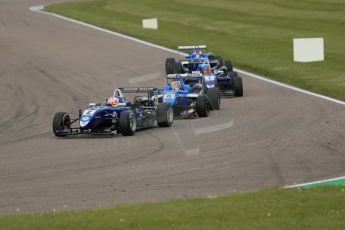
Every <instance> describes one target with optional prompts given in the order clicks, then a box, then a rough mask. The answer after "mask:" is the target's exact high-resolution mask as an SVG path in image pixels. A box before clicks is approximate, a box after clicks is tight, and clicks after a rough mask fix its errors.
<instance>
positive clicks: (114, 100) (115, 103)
mask: <svg viewBox="0 0 345 230" xmlns="http://www.w3.org/2000/svg"><path fill="white" fill-rule="evenodd" d="M107 104H108V105H111V106H113V107H116V106H119V104H120V100H119V99H118V98H117V97H114V96H113V97H109V98H108V99H107Z"/></svg>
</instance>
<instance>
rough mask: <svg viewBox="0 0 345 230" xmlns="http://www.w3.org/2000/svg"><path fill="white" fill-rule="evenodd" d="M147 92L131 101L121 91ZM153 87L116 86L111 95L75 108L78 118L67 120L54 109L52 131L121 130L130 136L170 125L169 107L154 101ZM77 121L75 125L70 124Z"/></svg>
mask: <svg viewBox="0 0 345 230" xmlns="http://www.w3.org/2000/svg"><path fill="white" fill-rule="evenodd" d="M124 92H125V93H147V97H146V96H136V97H135V98H134V101H133V103H131V102H130V101H128V100H127V99H126V98H125V97H124V95H123V93H124ZM158 98H159V96H158V89H157V88H143V87H141V88H133V87H131V88H119V89H115V90H114V94H113V96H112V97H110V98H108V99H107V100H106V101H104V102H101V103H98V104H95V103H90V104H89V107H88V108H86V109H85V110H84V111H82V110H79V117H78V118H76V119H71V118H70V116H69V115H68V114H67V113H65V112H58V113H56V114H55V116H54V119H53V132H54V134H55V136H57V137H65V136H68V135H78V134H110V135H115V134H118V133H122V135H124V136H131V135H134V133H135V131H136V130H138V129H143V128H148V127H154V126H155V123H156V122H157V124H158V126H159V127H170V126H171V125H172V123H173V119H174V118H173V117H174V112H173V108H172V106H171V105H170V104H168V103H159V102H158ZM78 121H79V125H77V127H74V128H73V127H72V125H73V124H75V123H76V122H78Z"/></svg>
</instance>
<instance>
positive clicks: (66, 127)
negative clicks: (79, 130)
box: [53, 112, 71, 137]
mask: <svg viewBox="0 0 345 230" xmlns="http://www.w3.org/2000/svg"><path fill="white" fill-rule="evenodd" d="M70 129H71V119H70V117H69V115H68V113H65V112H58V113H56V114H55V115H54V118H53V133H54V135H55V136H57V137H65V136H67V135H66V134H64V133H61V132H68V131H70Z"/></svg>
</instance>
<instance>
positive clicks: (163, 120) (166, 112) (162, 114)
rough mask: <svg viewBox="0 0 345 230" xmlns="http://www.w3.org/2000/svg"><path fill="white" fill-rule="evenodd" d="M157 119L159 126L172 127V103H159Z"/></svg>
mask: <svg viewBox="0 0 345 230" xmlns="http://www.w3.org/2000/svg"><path fill="white" fill-rule="evenodd" d="M156 119H157V124H158V126H159V127H170V126H171V125H172V124H173V122H174V110H173V108H172V106H171V105H170V104H167V103H162V104H159V105H158V107H157V110H156Z"/></svg>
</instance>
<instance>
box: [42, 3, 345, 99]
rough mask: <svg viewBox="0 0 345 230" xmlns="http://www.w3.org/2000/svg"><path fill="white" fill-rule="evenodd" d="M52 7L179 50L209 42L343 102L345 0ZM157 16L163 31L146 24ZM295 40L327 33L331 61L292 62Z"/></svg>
mask: <svg viewBox="0 0 345 230" xmlns="http://www.w3.org/2000/svg"><path fill="white" fill-rule="evenodd" d="M46 10H48V11H51V12H55V13H58V14H61V15H65V16H68V17H71V18H75V19H78V20H81V21H85V22H88V23H91V24H95V25H98V26H101V27H104V28H108V29H110V30H113V31H117V32H121V33H124V34H128V35H131V36H134V37H138V38H141V39H143V40H147V41H150V42H153V43H156V44H160V45H163V46H167V47H170V48H174V49H176V47H177V46H178V45H192V44H207V45H208V46H209V50H210V51H213V52H214V53H217V54H220V55H222V56H224V57H226V58H230V59H231V60H233V62H234V64H235V67H239V68H241V69H245V70H249V71H253V72H255V73H258V74H262V75H265V76H267V77H269V78H272V79H275V80H278V81H281V82H285V83H288V84H292V85H296V86H298V87H300V88H304V89H308V90H311V91H314V92H318V93H321V94H324V95H328V96H331V97H335V98H338V99H341V100H345V42H344V35H345V1H344V0H289V1H286V0H212V1H202V0H188V1H185V0H170V1H166V0H98V1H94V0H85V1H77V2H68V3H61V4H54V5H50V6H47V7H46ZM152 17H158V19H159V30H145V29H142V28H141V20H142V19H143V18H152ZM296 37H324V38H325V59H326V60H325V61H324V62H314V63H295V62H293V53H292V39H293V38H296Z"/></svg>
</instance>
